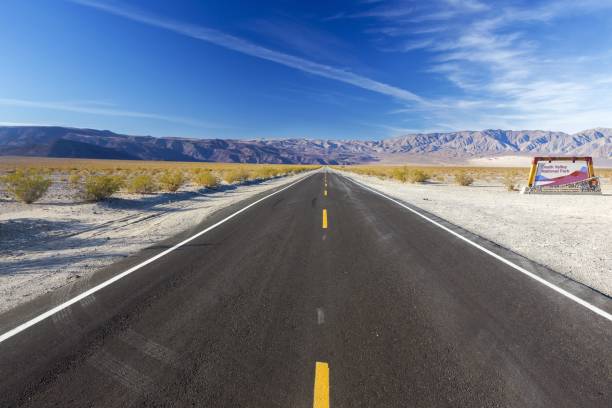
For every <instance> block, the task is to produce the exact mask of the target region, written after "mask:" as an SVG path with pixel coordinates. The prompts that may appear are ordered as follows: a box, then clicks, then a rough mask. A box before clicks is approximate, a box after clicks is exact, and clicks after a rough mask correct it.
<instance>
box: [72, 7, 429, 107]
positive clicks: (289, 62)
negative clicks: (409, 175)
mask: <svg viewBox="0 0 612 408" xmlns="http://www.w3.org/2000/svg"><path fill="white" fill-rule="evenodd" d="M70 1H72V2H74V3H77V4H81V5H83V6H88V7H92V8H95V9H98V10H101V11H104V12H107V13H110V14H114V15H116V16H120V17H124V18H127V19H130V20H133V21H137V22H139V23H143V24H147V25H150V26H153V27H157V28H161V29H164V30H168V31H172V32H174V33H177V34H181V35H184V36H187V37H191V38H195V39H198V40H202V41H206V42H209V43H212V44H215V45H218V46H220V47H224V48H227V49H230V50H233V51H236V52H239V53H242V54H245V55H250V56H252V57H256V58H260V59H264V60H267V61H272V62H275V63H277V64H281V65H284V66H287V67H291V68H294V69H297V70H300V71H303V72H307V73H309V74H313V75H318V76H321V77H325V78H328V79H333V80H336V81H339V82H344V83H347V84H350V85H354V86H356V87H359V88H362V89H367V90H369V91H373V92H377V93H379V94H383V95H388V96H391V97H393V98H396V99H399V100H402V101H406V102H421V101H422V100H423V99H422V98H421V97H420V96H418V95H416V94H414V93H413V92H410V91H408V90H405V89H402V88H399V87H395V86H392V85H389V84H385V83H382V82H379V81H376V80H373V79H371V78H368V77H365V76H362V75H358V74H355V73H353V72H350V71H347V70H344V69H340V68H336V67H333V66H329V65H325V64H320V63H317V62H314V61H310V60H307V59H305V58H300V57H297V56H294V55H290V54H286V53H283V52H279V51H275V50H272V49H269V48H266V47H263V46H260V45H258V44H255V43H253V42H250V41H247V40H244V39H242V38H239V37H236V36H233V35H229V34H226V33H224V32H221V31H218V30H215V29H211V28H207V27H203V26H199V25H194V24H189V23H185V22H182V21H176V20H171V19H167V18H163V17H160V16H156V15H153V14H150V13H147V12H145V11H142V10H139V9H135V8H128V7H126V6H122V5H118V4H115V3H113V4H111V3H106V2H100V1H94V0H70Z"/></svg>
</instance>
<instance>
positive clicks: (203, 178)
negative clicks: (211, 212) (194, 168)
mask: <svg viewBox="0 0 612 408" xmlns="http://www.w3.org/2000/svg"><path fill="white" fill-rule="evenodd" d="M192 180H193V182H194V183H195V184H196V185H198V186H200V187H207V188H215V187H217V186H218V185H219V180H218V179H217V176H215V175H214V174H213V172H212V171H200V172H197V173H196V174H194V176H193V178H192Z"/></svg>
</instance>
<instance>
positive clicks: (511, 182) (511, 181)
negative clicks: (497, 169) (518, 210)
mask: <svg viewBox="0 0 612 408" xmlns="http://www.w3.org/2000/svg"><path fill="white" fill-rule="evenodd" d="M503 183H504V186H505V187H506V189H507V190H508V191H516V190H517V186H516V183H517V175H516V173H506V174H504V178H503Z"/></svg>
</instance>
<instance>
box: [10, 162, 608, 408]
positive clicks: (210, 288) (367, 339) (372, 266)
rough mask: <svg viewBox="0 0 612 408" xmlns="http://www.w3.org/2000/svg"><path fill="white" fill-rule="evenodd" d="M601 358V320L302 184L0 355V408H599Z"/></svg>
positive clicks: (57, 299)
mask: <svg viewBox="0 0 612 408" xmlns="http://www.w3.org/2000/svg"><path fill="white" fill-rule="evenodd" d="M268 194H269V193H268ZM260 198H261V197H257V198H254V199H253V200H251V202H254V201H255V199H260ZM246 204H248V203H241V204H240V206H238V207H232V208H229V209H227V210H225V211H224V212H221V213H219V214H217V215H215V216H214V217H212V218H211V219H210V220H209V221H207V222H206V223H205V224H203V225H200V226H196V227H194V229H193V231H189V232H186V233H185V234H184V235H183V236H181V237H176V238H175V239H174V240H169V241H168V242H165V243H161V244H160V245H158V246H155V247H153V248H149V249H147V250H145V251H143V252H141V253H140V254H138V255H137V256H134V257H131V258H128V259H126V260H125V261H123V262H122V263H119V264H116V265H113V266H112V267H111V268H107V269H106V270H104V271H101V272H100V273H97V274H95V275H94V276H93V277H92V278H89V279H85V278H84V279H83V280H82V282H81V283H80V285H77V286H73V287H69V288H67V289H65V290H63V291H59V292H56V293H53V294H50V295H48V296H46V297H43V298H41V299H38V300H37V301H34V302H32V303H31V304H28V305H26V306H23V307H21V308H18V309H16V310H15V311H13V312H11V313H9V314H5V315H4V316H0V329H2V330H0V334H2V333H4V332H6V331H8V330H9V329H11V328H12V327H14V326H15V325H17V324H20V323H23V322H25V321H29V320H28V319H32V318H34V317H36V316H37V315H39V314H40V313H41V312H43V311H45V310H48V309H50V308H51V307H52V306H55V305H58V304H62V302H65V301H68V300H70V299H71V298H74V296H77V295H78V294H79V293H82V292H83V291H84V290H86V289H88V288H91V287H94V286H95V285H98V284H100V283H103V282H105V281H106V280H108V279H109V278H112V277H113V276H117V274H118V273H120V272H122V271H124V270H126V269H127V268H129V267H130V266H133V265H135V264H138V263H140V262H142V261H144V260H146V259H148V258H150V257H151V256H153V255H155V254H158V253H160V252H161V251H163V250H168V249H169V248H171V247H172V245H174V244H176V243H177V242H179V241H181V240H183V239H185V238H186V237H187V236H189V234H191V235H193V233H194V232H197V231H201V230H203V229H205V228H207V227H209V226H211V225H213V224H215V223H216V222H218V221H220V220H222V219H223V218H225V217H227V216H228V215H230V214H232V213H234V212H235V211H236V210H238V209H240V208H241V207H242V208H243V207H245V206H246ZM523 266H525V267H527V266H529V265H526V264H523ZM580 295H581V296H587V297H590V298H591V299H595V301H597V302H599V306H600V307H602V308H608V309H607V310H609V306H610V303H609V299H607V298H604V297H603V296H600V295H598V294H594V293H590V292H589V291H588V290H587V289H584V290H583V292H582V293H580ZM611 350H612V322H610V321H609V320H607V319H606V318H604V317H602V316H600V315H597V314H596V313H594V312H593V311H592V310H589V309H588V308H586V307H584V306H582V305H580V304H578V303H576V302H575V301H573V300H571V299H568V298H567V297H566V296H562V295H560V294H559V293H558V292H556V291H554V290H551V288H549V287H547V286H545V285H543V284H541V283H539V282H537V281H535V280H534V279H532V278H530V277H528V276H526V275H524V274H522V273H520V272H517V270H516V269H515V268H513V267H511V266H509V265H508V264H505V263H504V262H500V260H499V259H496V258H494V257H493V256H491V255H490V254H487V253H485V252H483V251H482V250H479V249H478V248H476V247H474V246H473V245H469V244H468V243H466V242H465V241H463V240H461V239H458V238H457V237H456V236H453V235H452V234H450V233H449V232H448V231H445V230H443V229H441V228H439V227H438V226H436V225H434V224H432V223H431V222H428V221H427V220H425V219H423V218H421V217H419V216H418V215H415V214H413V213H411V212H410V211H408V210H406V209H405V208H403V207H401V206H399V205H397V203H394V202H392V201H390V200H387V199H385V198H383V197H381V196H380V195H377V194H375V193H374V192H372V191H368V190H366V189H364V188H362V187H361V186H359V185H357V184H355V183H354V182H352V181H350V180H348V179H346V178H344V177H343V176H341V175H340V174H337V173H325V172H317V173H315V174H313V175H311V176H309V177H306V178H305V179H303V180H302V181H300V182H298V183H297V184H295V185H292V186H291V187H289V188H286V189H284V190H283V191H280V192H278V193H276V194H274V195H273V196H270V197H268V198H265V199H264V200H262V201H260V202H257V203H256V204H254V205H252V206H251V207H250V208H248V209H246V210H244V211H242V212H241V213H239V214H237V215H235V216H234V217H233V218H231V219H229V220H227V221H225V222H223V223H221V224H219V225H217V226H216V227H215V228H213V229H211V230H210V231H208V232H206V233H205V234H202V235H200V236H199V237H197V238H195V239H193V240H191V241H190V242H188V243H186V244H185V245H183V246H181V247H179V248H176V249H174V250H172V251H170V252H169V253H167V254H166V255H164V256H163V257H160V258H159V259H156V260H155V261H153V262H151V263H149V264H148V265H146V266H143V267H141V268H139V269H138V270H136V271H134V272H133V273H130V274H129V275H126V276H125V277H123V278H122V279H119V280H117V281H115V282H113V283H111V284H109V285H108V286H106V287H104V288H103V289H101V290H98V291H96V292H95V293H93V294H91V295H89V296H86V297H84V298H83V299H82V300H80V301H78V302H76V303H74V304H72V305H70V306H68V307H66V308H64V309H62V310H60V311H59V312H57V313H55V314H53V315H51V316H49V317H48V318H46V319H44V320H42V321H40V322H37V323H36V324H33V325H32V326H31V327H28V328H26V329H25V330H23V331H21V332H19V333H17V334H15V335H14V336H12V337H10V338H7V339H5V340H4V341H2V342H1V343H0V375H1V377H0V406H2V407H13V406H24V407H49V406H52V407H126V406H167V407H186V406H201V407H313V406H314V407H327V406H331V407H557V408H560V407H608V408H609V407H611V406H612V352H611Z"/></svg>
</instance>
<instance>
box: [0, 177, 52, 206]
mask: <svg viewBox="0 0 612 408" xmlns="http://www.w3.org/2000/svg"><path fill="white" fill-rule="evenodd" d="M0 181H1V182H2V184H4V186H5V189H6V191H7V192H8V193H9V194H10V195H11V196H12V197H13V198H14V199H15V200H18V201H21V202H24V203H26V204H32V203H33V202H35V201H38V200H40V199H41V198H42V197H43V196H44V195H45V193H46V192H47V190H48V189H49V186H51V183H52V181H51V178H50V176H49V175H48V172H45V171H42V170H40V169H38V170H30V169H26V170H23V169H17V170H15V171H14V172H12V173H9V174H7V175H5V176H3V177H2V178H0Z"/></svg>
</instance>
